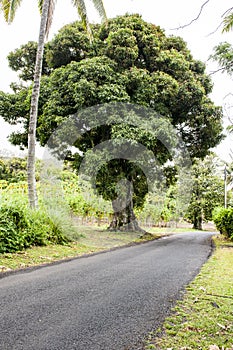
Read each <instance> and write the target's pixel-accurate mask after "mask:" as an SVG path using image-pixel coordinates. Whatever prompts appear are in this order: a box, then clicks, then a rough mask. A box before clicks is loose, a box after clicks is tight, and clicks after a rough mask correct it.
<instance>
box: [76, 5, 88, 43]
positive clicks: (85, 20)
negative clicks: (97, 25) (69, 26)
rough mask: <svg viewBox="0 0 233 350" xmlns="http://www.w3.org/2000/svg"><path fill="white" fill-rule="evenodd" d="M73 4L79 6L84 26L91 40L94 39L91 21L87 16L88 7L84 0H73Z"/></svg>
mask: <svg viewBox="0 0 233 350" xmlns="http://www.w3.org/2000/svg"><path fill="white" fill-rule="evenodd" d="M72 3H73V5H74V6H75V7H76V8H77V10H78V14H79V17H80V19H81V22H82V25H83V27H84V28H85V29H86V31H87V33H88V35H89V37H90V40H91V39H92V32H91V27H90V22H89V19H88V16H87V8H86V4H85V1H84V0H72Z"/></svg>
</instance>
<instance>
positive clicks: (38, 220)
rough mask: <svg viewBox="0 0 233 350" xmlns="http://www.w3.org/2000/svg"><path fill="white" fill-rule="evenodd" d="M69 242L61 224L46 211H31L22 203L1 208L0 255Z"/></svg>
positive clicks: (9, 204)
mask: <svg viewBox="0 0 233 350" xmlns="http://www.w3.org/2000/svg"><path fill="white" fill-rule="evenodd" d="M69 241H70V239H69V238H68V237H67V236H66V234H64V230H63V227H62V225H61V224H60V222H58V221H57V220H56V219H55V218H54V217H52V216H49V215H48V214H47V213H46V211H44V210H31V209H29V208H28V207H26V206H22V203H14V204H13V203H8V204H7V203H3V205H2V206H1V207H0V253H12V252H17V251H20V250H23V249H25V248H28V247H30V246H36V245H37V246H42V245H47V244H49V243H52V244H66V243H68V242H69Z"/></svg>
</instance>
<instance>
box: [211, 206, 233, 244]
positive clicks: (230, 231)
mask: <svg viewBox="0 0 233 350" xmlns="http://www.w3.org/2000/svg"><path fill="white" fill-rule="evenodd" d="M213 219H214V223H215V225H216V227H217V229H218V230H219V231H220V232H221V233H223V234H225V235H226V236H227V237H228V238H229V239H230V240H233V208H216V209H215V211H214V213H213Z"/></svg>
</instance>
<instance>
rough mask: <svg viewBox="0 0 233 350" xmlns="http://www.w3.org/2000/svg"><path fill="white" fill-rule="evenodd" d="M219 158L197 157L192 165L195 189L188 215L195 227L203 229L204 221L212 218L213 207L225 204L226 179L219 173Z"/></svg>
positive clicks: (211, 156)
mask: <svg viewBox="0 0 233 350" xmlns="http://www.w3.org/2000/svg"><path fill="white" fill-rule="evenodd" d="M217 162H218V158H217V157H216V156H214V155H210V156H207V157H206V158H205V159H204V160H201V159H199V160H198V159H195V161H194V164H193V167H192V177H193V190H192V197H191V201H190V205H189V208H188V212H187V214H186V217H187V218H188V219H189V220H190V221H191V223H192V224H193V228H195V229H199V230H202V223H203V221H211V220H212V212H213V209H214V208H216V207H218V206H221V205H223V204H224V180H223V177H222V176H220V174H219V169H218V165H217Z"/></svg>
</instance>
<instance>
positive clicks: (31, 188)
mask: <svg viewBox="0 0 233 350" xmlns="http://www.w3.org/2000/svg"><path fill="white" fill-rule="evenodd" d="M52 3H53V0H44V1H43V7H42V14H41V22H40V32H39V40H38V46H37V54H36V63H35V72H34V82H33V88H32V96H31V109H30V119H29V128H28V160H27V175H28V199H29V205H30V207H31V208H36V207H37V205H38V202H37V192H36V176H35V171H36V170H35V163H36V153H35V152H36V125H37V115H38V101H39V95H40V81H41V74H42V62H43V54H44V44H45V38H46V35H47V33H48V21H49V12H50V11H49V10H50V9H51V6H52V5H53V4H52Z"/></svg>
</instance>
